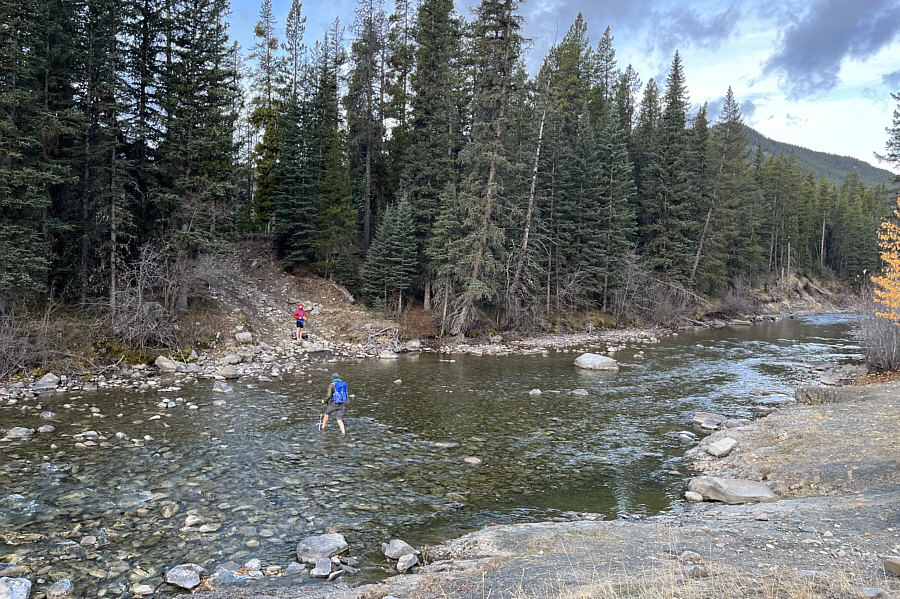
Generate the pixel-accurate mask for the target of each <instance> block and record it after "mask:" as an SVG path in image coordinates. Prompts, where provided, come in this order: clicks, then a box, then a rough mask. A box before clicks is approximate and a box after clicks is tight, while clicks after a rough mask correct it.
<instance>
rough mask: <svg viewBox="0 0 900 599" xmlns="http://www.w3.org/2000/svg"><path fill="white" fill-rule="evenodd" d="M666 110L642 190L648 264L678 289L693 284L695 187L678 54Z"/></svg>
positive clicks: (668, 85)
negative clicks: (692, 209) (691, 211)
mask: <svg viewBox="0 0 900 599" xmlns="http://www.w3.org/2000/svg"><path fill="white" fill-rule="evenodd" d="M663 104H664V110H663V114H662V117H661V118H660V121H659V127H658V129H657V131H656V136H655V139H654V147H653V148H652V149H651V157H650V165H649V177H648V181H647V186H646V188H645V190H644V192H645V194H646V200H645V201H646V205H645V208H646V214H645V226H644V233H643V237H644V240H645V243H646V249H647V262H648V264H650V266H651V267H652V268H654V269H655V270H658V271H660V272H662V273H665V274H666V275H667V276H668V277H669V279H671V280H672V281H673V282H674V283H677V284H681V285H687V284H688V283H689V278H690V258H691V257H692V256H693V254H692V253H691V249H692V248H691V239H692V237H693V234H692V233H693V230H692V227H693V223H692V222H691V221H690V208H691V185H690V169H689V165H688V164H687V158H688V156H689V153H690V149H689V140H690V138H689V135H688V130H687V129H686V124H687V108H688V102H687V89H686V88H685V83H684V71H683V67H682V65H681V58H680V56H679V54H678V52H676V53H675V58H674V59H673V60H672V65H671V67H670V68H669V74H668V77H667V79H666V93H665V97H664V101H663Z"/></svg>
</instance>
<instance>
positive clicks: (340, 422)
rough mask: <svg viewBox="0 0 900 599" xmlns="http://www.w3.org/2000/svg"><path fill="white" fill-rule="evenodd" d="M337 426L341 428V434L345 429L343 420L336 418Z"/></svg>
mask: <svg viewBox="0 0 900 599" xmlns="http://www.w3.org/2000/svg"><path fill="white" fill-rule="evenodd" d="M338 428H340V429H341V434H342V435H343V434H344V433H345V431H344V421H343V420H338Z"/></svg>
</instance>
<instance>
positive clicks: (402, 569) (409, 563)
mask: <svg viewBox="0 0 900 599" xmlns="http://www.w3.org/2000/svg"><path fill="white" fill-rule="evenodd" d="M418 565H419V557H418V556H417V555H416V554H415V553H409V554H407V555H404V556H403V557H401V558H400V560H399V561H398V562H397V572H399V573H400V574H404V573H406V572H407V571H408V570H409V569H410V568H412V567H413V566H418Z"/></svg>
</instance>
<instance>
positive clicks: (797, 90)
mask: <svg viewBox="0 0 900 599" xmlns="http://www.w3.org/2000/svg"><path fill="white" fill-rule="evenodd" d="M384 1H385V5H384V8H385V10H386V11H388V12H390V10H392V8H393V0H384ZM260 2H261V0H232V3H233V4H232V9H233V15H232V22H231V35H232V37H233V38H234V39H237V40H238V41H239V42H240V43H241V46H242V47H244V48H245V49H246V48H248V47H249V46H250V45H251V44H252V43H253V25H254V23H255V22H256V20H257V16H258V12H259V5H260ZM290 2H291V0H272V5H273V10H274V13H275V15H276V17H277V18H278V19H279V23H280V25H279V27H280V30H281V31H283V24H284V19H285V17H286V16H287V13H288V10H289V9H290ZM475 4H476V0H456V10H457V12H458V13H460V14H462V15H463V16H465V17H466V18H467V19H471V17H472V8H473V7H474V6H475ZM355 7H356V0H331V1H321V0H305V1H304V2H303V14H305V15H306V18H307V22H306V37H305V40H306V42H307V44H311V43H312V42H313V41H314V40H316V39H321V37H322V35H323V33H324V31H325V29H326V28H327V27H328V25H329V24H330V23H332V22H333V21H334V18H335V16H337V17H340V20H341V22H342V23H344V24H346V25H350V24H352V22H353V13H354V9H355ZM520 11H521V14H522V16H523V17H524V19H525V26H524V33H525V35H526V36H527V37H528V38H530V39H531V44H530V48H529V50H528V51H527V54H526V61H527V64H528V67H529V70H530V71H531V72H532V73H533V72H535V71H536V69H537V67H538V66H539V65H540V63H541V61H542V60H543V57H544V56H545V55H546V53H547V50H548V49H549V48H550V46H551V45H553V43H554V40H559V39H561V38H562V37H563V36H564V35H565V33H566V31H567V30H568V28H569V26H570V25H571V24H572V22H573V21H574V20H575V17H576V16H577V15H578V13H579V12H581V13H583V15H584V18H585V20H586V21H587V24H588V28H589V35H590V38H591V40H592V42H593V43H594V44H595V45H596V42H597V40H599V39H600V37H601V36H602V35H603V31H604V30H605V29H606V27H607V26H609V27H610V28H611V32H612V35H613V37H614V46H615V49H616V58H617V60H618V63H619V66H620V68H624V67H625V66H626V65H627V64H629V63H631V64H632V66H633V67H634V68H635V69H636V70H637V72H638V74H639V75H640V77H641V80H642V82H644V83H646V82H647V81H648V80H649V79H650V78H655V79H656V80H657V83H658V84H659V85H660V87H661V88H662V87H664V85H665V74H666V71H667V70H668V66H669V64H670V63H671V61H672V57H673V55H674V53H675V51H676V50H678V51H679V52H680V54H681V59H682V63H683V65H684V72H685V79H686V81H687V86H688V91H689V93H690V101H691V102H692V104H693V106H694V109H696V107H698V106H700V105H701V104H702V103H704V102H708V103H709V112H710V116H711V118H715V117H716V116H717V115H718V111H719V108H720V107H721V105H722V98H723V96H724V95H725V91H726V90H727V89H728V86H729V85H730V86H731V87H732V88H733V89H734V93H735V97H736V98H737V100H738V102H739V103H740V104H741V111H742V113H743V116H744V121H745V122H746V123H747V124H748V125H750V126H752V127H754V128H755V129H757V130H758V131H760V132H761V133H762V134H763V135H766V136H768V137H771V138H772V139H776V140H778V141H784V142H788V143H792V144H796V145H800V146H804V147H807V148H811V149H813V150H820V151H823V152H830V153H833V154H841V155H847V156H853V157H855V158H859V159H861V160H865V161H867V162H869V163H872V164H875V165H876V166H880V167H882V168H887V165H885V164H881V163H879V162H878V161H877V159H876V158H875V156H874V153H875V152H883V151H884V148H885V143H886V141H887V134H886V133H885V128H886V127H889V126H890V125H891V123H892V118H893V116H892V115H893V111H894V109H895V108H897V102H896V101H894V100H893V99H892V98H891V95H890V93H891V91H893V92H900V0H812V1H798V0H779V1H772V0H757V1H738V2H729V1H722V0H718V1H708V0H702V1H696V0H695V1H685V0H526V1H524V2H523V3H522V4H521V8H520ZM280 37H283V35H282V36H280Z"/></svg>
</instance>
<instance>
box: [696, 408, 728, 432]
mask: <svg viewBox="0 0 900 599" xmlns="http://www.w3.org/2000/svg"><path fill="white" fill-rule="evenodd" d="M727 421H728V419H727V418H726V417H725V416H722V415H721V414H714V413H712V412H694V424H696V425H697V426H699V427H700V428H703V429H706V430H716V429H717V428H719V427H721V426H722V425H724V424H725V423H726V422H727Z"/></svg>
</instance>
